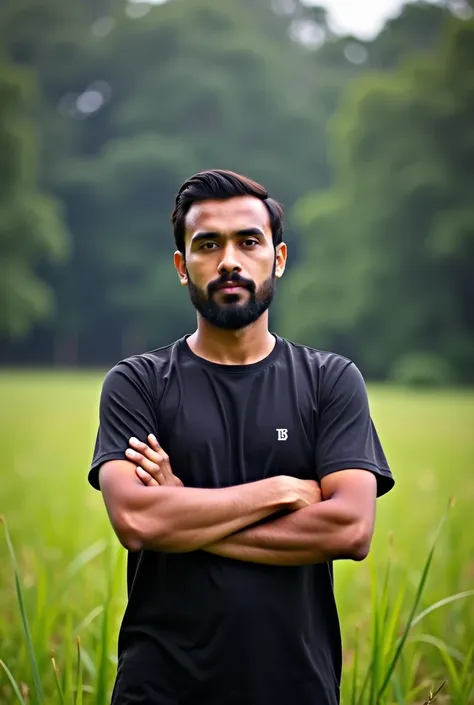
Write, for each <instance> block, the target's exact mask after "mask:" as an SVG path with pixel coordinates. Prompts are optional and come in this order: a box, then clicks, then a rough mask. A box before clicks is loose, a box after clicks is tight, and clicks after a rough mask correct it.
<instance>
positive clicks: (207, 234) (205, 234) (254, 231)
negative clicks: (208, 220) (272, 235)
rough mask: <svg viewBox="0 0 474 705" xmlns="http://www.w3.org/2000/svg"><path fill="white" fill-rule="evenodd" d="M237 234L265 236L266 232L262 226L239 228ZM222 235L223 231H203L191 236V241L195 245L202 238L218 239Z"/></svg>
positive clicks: (241, 235)
mask: <svg viewBox="0 0 474 705" xmlns="http://www.w3.org/2000/svg"><path fill="white" fill-rule="evenodd" d="M235 235H238V236H239V237H245V236H246V235H257V236H259V237H265V233H264V232H263V230H261V229H260V228H254V227H252V228H243V229H242V230H237V231H236V232H235ZM221 237H222V234H221V233H217V232H213V231H204V230H203V231H201V232H198V233H196V234H195V235H193V237H192V238H191V242H192V243H193V245H194V244H195V243H196V242H201V240H218V239H219V238H221Z"/></svg>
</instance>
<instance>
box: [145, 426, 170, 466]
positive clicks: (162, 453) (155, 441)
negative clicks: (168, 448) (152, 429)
mask: <svg viewBox="0 0 474 705" xmlns="http://www.w3.org/2000/svg"><path fill="white" fill-rule="evenodd" d="M148 442H149V444H150V446H151V447H152V449H153V450H154V451H155V452H156V453H159V455H160V456H161V458H162V459H163V462H165V463H167V462H168V461H169V456H168V454H167V453H165V451H164V450H163V448H162V447H161V446H160V444H159V443H158V439H157V438H156V436H154V435H153V433H150V435H149V436H148Z"/></svg>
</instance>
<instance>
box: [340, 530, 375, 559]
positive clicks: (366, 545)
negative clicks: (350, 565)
mask: <svg viewBox="0 0 474 705" xmlns="http://www.w3.org/2000/svg"><path fill="white" fill-rule="evenodd" d="M371 543H372V531H371V529H370V528H369V527H368V526H366V525H365V524H364V523H357V524H352V525H351V526H350V527H347V530H346V532H345V537H344V539H343V541H342V542H341V544H342V545H341V546H340V555H341V556H342V557H343V558H345V559H348V560H351V561H355V562H356V563H361V562H362V561H364V560H365V559H366V558H367V556H368V555H369V553H370V546H371Z"/></svg>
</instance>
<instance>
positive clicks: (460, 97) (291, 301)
mask: <svg viewBox="0 0 474 705" xmlns="http://www.w3.org/2000/svg"><path fill="white" fill-rule="evenodd" d="M473 77H474V22H472V21H471V22H461V21H458V20H456V21H454V20H453V21H452V22H450V23H449V31H448V32H447V35H446V38H445V40H444V42H443V43H442V45H441V46H440V48H439V49H438V50H437V51H436V53H433V55H432V56H430V57H429V58H427V59H423V60H416V61H415V60H413V61H411V62H406V63H405V64H404V65H403V66H402V67H401V68H400V69H399V70H398V71H397V72H396V73H395V74H394V75H393V76H392V77H390V78H389V77H388V76H387V75H381V74H371V75H367V76H365V77H363V78H361V79H360V81H358V82H356V84H355V85H354V86H353V89H352V90H351V92H350V94H349V95H348V97H347V101H346V103H345V105H344V108H343V110H342V111H341V113H340V115H339V116H338V119H337V122H336V124H335V127H334V154H335V167H336V176H337V181H336V185H335V187H334V188H333V189H332V190H330V191H328V192H326V193H324V194H320V195H316V196H308V197H306V198H305V199H303V200H302V201H301V202H300V203H299V205H298V207H297V216H298V219H299V222H300V225H301V227H302V229H303V230H304V232H305V259H306V261H307V262H308V263H309V262H311V265H309V264H304V265H301V266H300V267H297V268H296V269H295V270H293V272H292V273H290V275H289V277H288V281H287V286H286V295H287V297H288V298H287V303H288V308H287V309H286V311H285V314H286V315H285V325H284V330H285V333H286V334H287V335H289V336H292V337H295V338H297V339H300V340H304V341H306V342H309V343H313V344H316V345H318V346H324V347H330V348H335V349H338V350H340V351H341V352H345V353H346V354H348V355H351V356H352V357H355V358H356V359H357V360H358V361H359V362H360V364H361V365H362V367H363V368H364V369H365V371H366V372H367V373H368V374H369V375H371V376H379V377H380V376H384V375H387V374H390V373H391V370H394V369H400V365H401V361H402V360H403V358H405V357H407V356H413V355H417V356H418V359H420V356H422V355H424V356H425V359H426V357H427V356H430V359H435V358H437V359H439V360H440V361H442V363H443V365H444V368H446V364H445V363H446V362H447V363H449V364H448V367H449V368H450V370H451V372H453V371H456V372H457V374H458V378H459V379H460V380H462V381H470V382H472V381H474V374H473V368H472V360H473V359H474V309H473V307H472V301H473V300H474V279H473V277H472V272H473V271H474V202H473V198H472V194H473V192H474V171H473V169H472V165H473V163H474V123H473V121H472V115H473V114H474V80H473ZM309 301H313V302H314V303H313V305H312V306H311V307H309V306H308V307H307V314H306V315H305V317H304V318H303V317H302V318H298V317H296V316H294V313H293V312H294V311H295V310H300V311H301V310H302V305H303V304H304V303H306V304H308V302H309ZM436 365H437V369H438V370H439V369H441V364H438V363H436Z"/></svg>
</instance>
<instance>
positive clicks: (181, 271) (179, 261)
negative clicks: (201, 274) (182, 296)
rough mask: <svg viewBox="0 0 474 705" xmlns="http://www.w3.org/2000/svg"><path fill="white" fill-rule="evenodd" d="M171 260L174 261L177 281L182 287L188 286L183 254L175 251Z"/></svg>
mask: <svg viewBox="0 0 474 705" xmlns="http://www.w3.org/2000/svg"><path fill="white" fill-rule="evenodd" d="M173 260H174V266H175V269H176V271H177V272H178V277H179V281H180V282H181V284H182V285H183V286H187V285H188V273H187V271H186V260H185V258H184V254H183V253H182V252H180V251H179V250H176V252H175V253H174V255H173Z"/></svg>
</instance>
